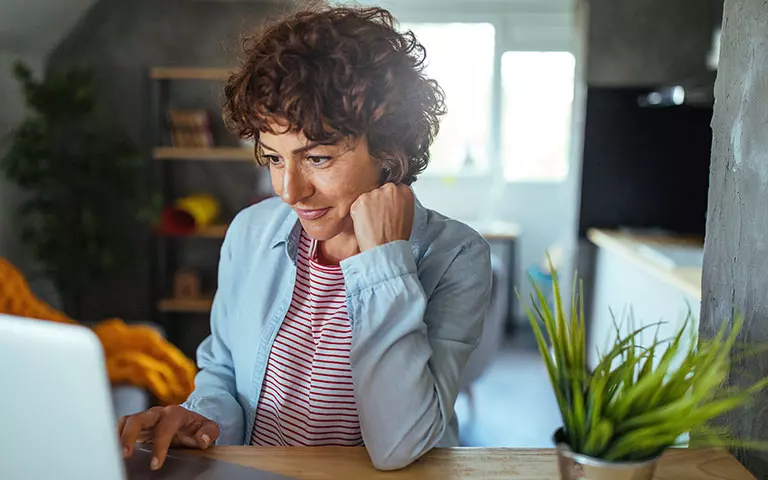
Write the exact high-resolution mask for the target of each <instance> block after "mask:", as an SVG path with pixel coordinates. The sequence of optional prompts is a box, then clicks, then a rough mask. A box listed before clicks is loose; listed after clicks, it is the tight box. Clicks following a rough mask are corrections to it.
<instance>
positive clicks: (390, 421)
mask: <svg viewBox="0 0 768 480" xmlns="http://www.w3.org/2000/svg"><path fill="white" fill-rule="evenodd" d="M446 255H447V257H446V261H445V263H446V265H447V266H446V267H445V271H444V272H443V274H442V276H441V278H440V280H439V281H438V283H437V286H436V287H435V289H434V291H433V292H432V294H431V295H430V297H427V295H426V294H425V292H424V289H423V288H422V285H421V283H420V281H419V277H418V274H417V267H416V261H415V259H414V257H413V253H412V249H411V244H410V243H409V242H407V241H397V242H391V243H388V244H385V245H382V246H379V247H376V248H374V249H371V250H369V251H366V252H364V253H361V254H359V255H356V256H353V257H350V258H348V259H346V260H344V261H343V262H342V269H343V270H344V276H345V285H346V288H347V295H348V310H349V317H350V321H351V322H352V348H351V352H350V362H351V365H352V376H353V381H354V385H355V398H356V400H357V403H358V405H357V406H358V415H359V419H360V427H361V431H362V434H363V440H364V441H365V445H366V447H367V449H368V452H369V455H370V457H371V460H372V462H373V464H374V466H375V467H376V468H378V469H380V470H394V469H398V468H402V467H405V466H407V465H409V464H410V463H412V462H413V461H414V460H416V459H417V458H419V457H420V456H421V455H423V454H424V453H426V452H427V451H429V450H430V449H431V448H432V447H434V446H436V445H437V444H438V443H439V442H440V440H441V438H442V436H443V434H444V433H445V432H446V430H447V429H448V427H449V423H450V421H451V419H452V417H453V414H454V411H453V407H454V403H455V401H456V397H457V396H458V393H459V388H460V381H461V375H462V372H463V370H464V367H465V365H466V363H467V360H468V359H469V356H470V354H471V353H472V352H473V350H474V349H475V348H476V346H477V343H478V342H479V339H480V335H481V333H482V326H483V320H484V318H485V314H486V311H487V309H488V306H489V302H490V294H491V262H490V248H489V246H488V244H487V242H485V241H484V240H482V239H481V238H478V239H476V240H475V241H474V242H472V243H469V244H468V245H464V246H460V247H456V249H455V250H454V251H451V252H448V253H447V254H446Z"/></svg>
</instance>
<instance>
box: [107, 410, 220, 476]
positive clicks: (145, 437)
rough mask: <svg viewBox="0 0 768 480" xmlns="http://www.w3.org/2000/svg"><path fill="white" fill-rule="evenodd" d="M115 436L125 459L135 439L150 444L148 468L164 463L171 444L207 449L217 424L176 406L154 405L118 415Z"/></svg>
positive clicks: (130, 453) (215, 431)
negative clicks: (137, 411) (131, 413)
mask: <svg viewBox="0 0 768 480" xmlns="http://www.w3.org/2000/svg"><path fill="white" fill-rule="evenodd" d="M117 435H118V437H119V438H120V444H121V446H122V449H123V456H124V457H125V458H128V457H130V456H131V455H133V450H134V447H135V445H136V442H146V443H152V444H153V447H152V461H151V463H150V468H151V469H152V470H157V469H159V468H160V467H162V466H163V463H165V457H166V455H167V454H168V448H169V447H170V446H175V447H176V446H184V447H188V448H200V449H206V448H208V447H209V446H211V445H213V442H215V441H216V439H217V438H219V426H218V425H217V424H216V422H214V421H212V420H209V419H208V418H205V417H204V416H202V415H200V414H197V413H195V412H191V411H189V410H187V409H186V408H184V407H182V406H179V405H171V406H167V407H154V408H150V409H149V410H145V411H143V412H139V413H136V414H134V415H128V416H125V417H122V418H120V421H119V423H118V424H117Z"/></svg>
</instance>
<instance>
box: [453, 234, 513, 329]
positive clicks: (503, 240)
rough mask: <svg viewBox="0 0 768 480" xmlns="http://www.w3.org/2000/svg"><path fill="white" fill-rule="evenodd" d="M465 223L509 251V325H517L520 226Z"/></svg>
mask: <svg viewBox="0 0 768 480" xmlns="http://www.w3.org/2000/svg"><path fill="white" fill-rule="evenodd" d="M463 222H464V223H466V224H467V225H469V226H470V227H472V228H473V229H475V231H477V232H478V233H480V235H482V236H483V237H484V238H485V239H486V240H488V241H489V242H495V243H500V244H504V245H505V248H506V250H507V259H506V268H505V270H506V273H507V279H508V282H509V289H508V291H507V320H506V321H507V325H515V319H516V317H517V312H516V306H515V303H516V302H517V295H515V293H514V292H515V288H514V287H515V285H517V241H518V238H519V237H520V226H519V225H517V224H516V223H513V222H505V221H502V220H463Z"/></svg>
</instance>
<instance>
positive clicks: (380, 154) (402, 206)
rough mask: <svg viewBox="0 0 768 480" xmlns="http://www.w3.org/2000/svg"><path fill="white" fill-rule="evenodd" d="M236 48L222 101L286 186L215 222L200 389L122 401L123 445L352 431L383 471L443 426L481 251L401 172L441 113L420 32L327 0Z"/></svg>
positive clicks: (485, 292)
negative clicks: (150, 402) (131, 404)
mask: <svg viewBox="0 0 768 480" xmlns="http://www.w3.org/2000/svg"><path fill="white" fill-rule="evenodd" d="M245 54H246V60H245V62H244V64H243V65H242V67H241V68H240V69H239V71H238V72H236V73H235V74H233V76H232V77H231V78H230V79H229V81H228V83H227V85H226V89H225V93H226V103H225V119H226V120H227V122H228V124H229V125H230V126H231V127H232V128H233V129H234V130H235V131H236V132H237V133H238V134H239V135H240V136H241V137H244V138H253V139H254V140H255V142H256V157H257V159H258V160H259V161H260V163H262V164H265V165H268V167H269V170H270V173H271V177H272V184H273V186H274V189H275V191H276V193H277V194H278V196H279V199H273V200H268V201H264V202H261V203H259V204H257V205H255V206H252V207H250V208H247V209H245V210H243V211H242V212H240V214H238V215H237V217H236V218H235V220H234V221H233V223H232V225H231V226H230V228H229V231H228V232H227V236H226V238H225V240H224V244H223V246H222V250H221V259H220V265H219V283H218V291H217V293H216V298H215V301H214V305H213V311H212V314H211V335H210V336H209V337H208V338H207V339H206V340H204V341H203V343H202V344H201V345H200V347H199V349H198V366H199V367H200V369H201V370H200V372H199V373H198V375H197V378H196V382H195V385H196V388H195V391H194V392H193V393H192V394H191V395H190V397H189V399H188V400H187V401H186V402H185V403H184V404H182V405H180V406H168V407H156V408H152V409H150V410H147V411H145V412H141V413H138V414H136V415H132V416H129V417H126V418H123V419H121V420H120V424H119V426H118V430H119V434H120V437H121V443H122V445H123V449H124V454H125V455H126V456H130V455H131V454H132V453H133V449H134V444H135V442H136V441H139V440H140V441H152V442H153V443H154V458H153V460H152V465H151V467H152V468H153V469H156V468H159V467H160V466H161V465H162V464H163V462H164V460H165V457H166V453H167V449H168V447H169V445H171V444H173V445H183V446H187V447H193V448H207V447H209V446H211V445H213V444H216V445H235V444H240V445H242V444H253V445H350V446H351V445H365V447H366V448H367V449H368V452H369V454H370V457H371V460H372V462H373V464H374V466H375V467H377V468H379V469H384V470H391V469H397V468H401V467H404V466H406V465H408V464H410V463H411V462H413V461H414V460H415V459H417V458H418V457H419V456H421V455H422V454H424V453H425V452H427V451H428V450H429V449H430V448H432V447H433V446H435V445H444V446H449V445H456V443H457V440H458V426H457V420H456V417H455V416H454V410H453V406H454V402H455V400H456V396H457V394H458V391H459V382H460V378H461V374H462V370H463V369H464V366H465V364H466V362H467V359H468V357H469V355H470V353H471V352H472V351H473V349H474V348H475V346H476V343H477V342H478V339H479V336H480V334H481V331H482V322H483V318H484V315H485V312H486V309H487V306H488V303H489V297H490V286H491V269H490V253H489V248H488V245H487V243H486V242H485V241H484V240H483V239H482V238H481V237H480V236H479V235H478V234H477V233H476V232H474V231H473V230H471V229H470V228H468V227H466V226H464V225H463V224H460V223H458V222H455V221H453V220H449V219H447V218H445V217H443V216H441V215H439V214H437V213H435V212H432V211H429V210H427V209H425V208H424V207H422V206H421V205H420V204H419V203H418V202H417V201H416V200H415V199H414V196H413V193H412V191H411V189H410V187H409V185H410V184H411V183H412V182H413V181H414V180H415V179H416V176H417V175H418V174H419V173H421V172H422V171H423V170H424V168H426V166H427V163H428V161H429V145H430V143H431V141H432V139H433V138H434V136H435V134H436V133H437V130H438V120H439V117H440V116H441V115H442V114H443V112H444V103H443V94H442V92H441V90H440V89H439V87H438V86H437V84H436V83H435V82H434V81H432V80H429V79H427V78H426V77H425V76H424V74H423V71H422V70H423V62H424V50H423V48H422V47H421V45H420V44H418V43H417V42H416V40H415V38H414V37H413V35H412V34H400V33H398V32H397V31H396V29H395V21H394V19H393V18H392V17H391V15H390V14H389V13H388V12H387V11H385V10H382V9H379V8H346V7H345V8H340V7H325V8H322V9H320V10H313V11H306V12H302V13H299V14H296V15H294V16H292V17H290V18H288V19H286V20H283V21H281V22H279V23H276V24H274V25H271V26H269V27H268V28H266V29H265V30H264V31H263V33H261V34H259V35H258V36H256V37H254V38H251V39H249V40H248V41H247V42H246V43H245Z"/></svg>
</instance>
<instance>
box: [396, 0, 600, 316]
mask: <svg viewBox="0 0 768 480" xmlns="http://www.w3.org/2000/svg"><path fill="white" fill-rule="evenodd" d="M430 2H432V3H434V2H433V0H426V1H425V0H422V1H421V2H418V3H416V2H411V4H410V5H405V4H404V2H401V1H398V0H390V2H383V4H384V6H387V7H390V8H391V11H392V12H393V13H394V14H395V15H396V16H397V18H398V19H399V20H400V21H401V22H426V21H433V22H437V21H491V22H493V23H495V24H501V25H505V26H508V27H509V29H508V30H505V31H506V32H507V33H508V35H506V36H502V37H501V38H499V37H497V42H498V43H499V47H500V48H497V55H499V56H500V55H501V54H502V53H503V51H505V50H544V49H551V50H565V51H571V52H573V53H574V55H575V56H576V58H577V67H576V69H577V71H576V79H577V80H576V83H577V85H576V95H575V100H574V113H573V118H574V129H573V133H574V136H573V139H572V141H573V146H572V149H573V151H572V152H571V162H570V166H569V174H568V177H567V178H566V179H565V180H563V181H560V182H516V183H508V182H506V181H505V180H504V179H503V178H502V177H501V176H500V175H489V176H486V177H463V178H462V177H451V178H445V177H436V176H430V175H428V174H425V175H423V176H422V177H420V179H419V180H418V181H417V182H416V184H415V185H414V189H415V191H416V193H417V194H418V196H419V198H420V200H421V201H422V202H423V203H424V204H425V205H426V206H427V207H430V208H433V209H435V210H438V211H440V212H441V213H443V214H446V215H448V216H451V217H454V218H458V219H466V220H487V219H501V220H505V221H509V222H515V223H517V224H518V225H519V226H520V228H521V237H520V239H519V242H518V246H517V248H518V250H517V262H518V263H517V265H518V268H517V270H518V277H517V279H516V280H515V285H516V286H518V287H519V288H520V289H521V292H522V294H523V297H524V298H527V297H528V292H529V289H528V282H527V280H526V277H525V269H526V268H527V267H528V266H530V265H531V264H533V263H537V262H539V261H540V260H541V259H542V258H543V256H544V252H545V250H547V249H549V248H551V247H553V246H555V245H557V246H559V247H561V248H563V250H564V252H565V254H566V255H565V263H564V264H563V266H562V272H563V275H562V280H563V287H564V290H565V291H570V283H571V282H570V280H571V278H572V272H573V268H574V261H573V259H572V256H573V255H574V252H575V244H576V230H577V215H578V208H579V205H578V189H579V185H580V178H581V145H582V141H581V137H582V132H583V128H582V127H583V119H584V114H583V113H584V104H585V94H586V88H585V87H584V85H583V82H582V80H581V79H582V78H584V75H583V70H584V65H583V64H584V62H582V61H581V59H582V58H583V57H584V55H583V52H582V49H581V42H580V37H581V35H580V34H579V32H577V28H575V24H576V15H575V13H576V12H575V11H574V10H575V6H574V5H573V4H572V2H570V1H565V0H541V1H537V2H526V1H515V0H506V1H503V0H497V1H479V2H471V3H469V2H460V1H453V2H446V3H441V7H440V8H439V9H436V8H431V9H429V10H425V9H424V6H425V4H427V3H430ZM414 3H416V5H415V6H414ZM584 27H586V26H584ZM509 33H511V34H509ZM467 74H471V72H467ZM497 118H498V117H497ZM495 156H496V157H498V153H495ZM490 161H491V163H494V162H496V163H497V164H498V163H500V160H499V158H492V159H491V160H490ZM517 306H518V313H520V314H521V313H522V305H520V304H519V302H518V305H517Z"/></svg>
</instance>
